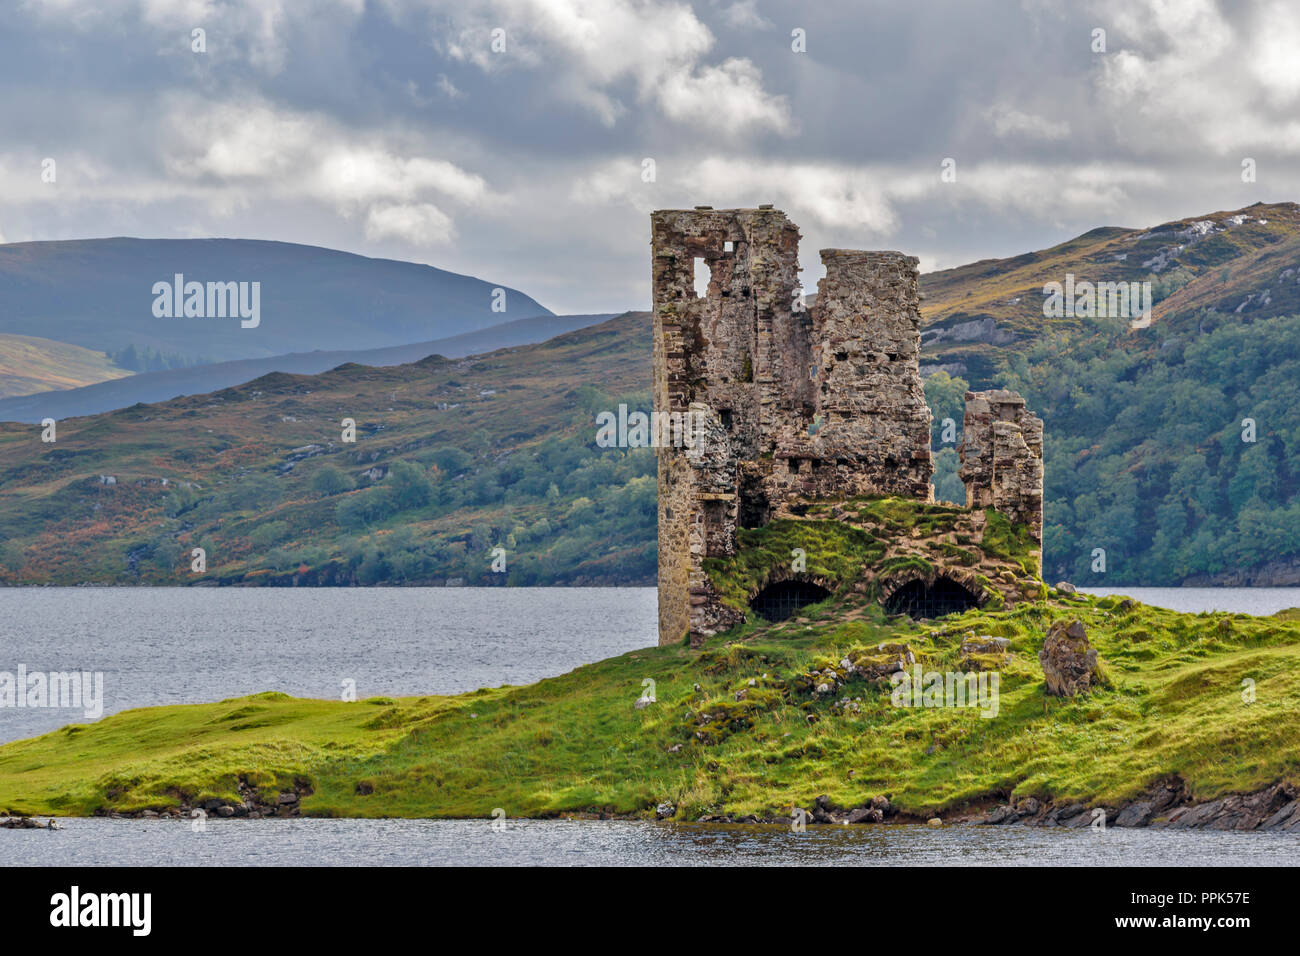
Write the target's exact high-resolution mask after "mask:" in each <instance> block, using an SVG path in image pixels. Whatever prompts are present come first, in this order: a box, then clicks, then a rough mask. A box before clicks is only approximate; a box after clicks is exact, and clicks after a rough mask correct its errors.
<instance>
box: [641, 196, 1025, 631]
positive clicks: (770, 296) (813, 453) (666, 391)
mask: <svg viewBox="0 0 1300 956" xmlns="http://www.w3.org/2000/svg"><path fill="white" fill-rule="evenodd" d="M651 226H652V236H653V238H652V242H653V258H654V265H653V270H654V379H655V383H654V387H655V410H656V411H657V412H660V413H677V414H686V413H692V414H693V416H694V417H695V419H696V420H698V421H702V422H703V440H702V441H698V442H695V443H693V444H694V447H681V446H668V447H660V448H659V451H658V454H659V641H660V643H661V644H668V643H677V642H679V641H681V640H682V639H683V638H684V637H685V636H686V635H687V634H689V635H690V637H691V641H692V643H693V644H697V643H698V642H699V641H700V640H702V639H703V638H704V637H706V636H709V635H711V634H715V633H717V632H719V631H721V630H725V629H726V628H728V627H730V626H732V625H733V624H735V623H737V621H738V620H739V618H740V614H739V612H738V611H737V610H736V609H735V608H732V607H729V606H727V605H724V604H723V603H722V602H721V601H719V600H718V598H717V595H716V593H715V592H714V590H713V587H712V585H711V584H710V582H709V579H708V575H707V573H706V571H705V569H704V566H703V561H704V559H705V558H706V557H712V556H725V555H731V554H734V553H735V551H736V532H737V529H738V528H742V527H757V526H760V525H763V524H766V523H767V522H769V521H770V520H772V519H773V518H778V517H798V516H800V515H802V514H803V513H804V512H805V510H806V508H807V506H808V505H809V503H811V502H816V501H835V500H843V499H846V498H851V497H857V496H879V495H893V496H900V497H906V498H913V499H918V500H922V501H929V500H932V497H933V489H932V486H931V483H930V481H931V475H932V473H933V466H932V464H931V460H930V411H929V408H928V407H927V406H926V403H925V394H924V391H923V389H922V385H921V376H920V372H919V368H918V360H919V357H920V348H921V337H920V322H921V314H920V308H919V295H918V292H917V277H918V272H917V260H916V259H915V258H914V257H912V256H905V255H903V254H901V253H898V252H859V251H851V250H844V249H824V250H822V252H821V259H822V263H823V264H824V265H825V267H826V277H825V278H824V279H822V280H821V281H820V282H819V284H818V289H817V295H816V297H815V302H813V303H812V304H811V305H810V306H805V305H804V304H803V300H802V299H801V297H800V295H799V291H800V282H799V278H798V272H799V266H798V248H799V230H798V228H797V227H796V226H795V225H794V224H793V223H792V222H790V221H789V220H788V219H787V218H786V217H785V215H784V214H783V213H781V212H780V211H778V210H775V209H773V208H771V207H770V206H760V207H759V208H758V209H727V210H714V209H709V208H707V207H700V208H697V209H695V210H661V211H658V212H655V213H654V214H653V215H652V217H651ZM697 260H700V263H699V266H700V267H701V268H707V269H708V271H709V282H708V292H707V294H706V295H703V296H697V295H696V292H695V273H696V268H697ZM966 399H967V405H966V421H965V425H966V434H965V445H964V447H963V449H962V452H963V455H962V458H963V468H962V472H961V475H962V479H963V481H964V482H965V483H966V487H967V496H968V501H967V504H968V507H970V508H972V509H983V508H985V507H992V508H995V509H997V510H999V511H1002V512H1004V513H1005V514H1007V516H1008V517H1010V518H1012V519H1013V520H1014V521H1017V522H1023V523H1026V524H1028V525H1030V527H1032V528H1033V529H1034V534H1035V536H1036V537H1037V536H1038V535H1039V534H1040V533H1041V531H1040V529H1041V527H1042V422H1041V421H1039V420H1038V419H1037V418H1035V417H1034V416H1033V415H1032V414H1030V413H1029V412H1028V411H1026V410H1025V408H1024V402H1023V400H1021V399H1020V398H1019V397H1018V396H1016V395H1015V394H1014V393H1011V392H985V393H968V394H967V396H966ZM982 514H983V512H982V511H981V512H980V516H981V517H982Z"/></svg>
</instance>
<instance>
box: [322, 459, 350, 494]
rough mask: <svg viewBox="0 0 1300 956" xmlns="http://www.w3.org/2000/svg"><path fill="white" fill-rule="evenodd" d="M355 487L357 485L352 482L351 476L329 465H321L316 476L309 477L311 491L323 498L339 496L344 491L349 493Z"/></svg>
mask: <svg viewBox="0 0 1300 956" xmlns="http://www.w3.org/2000/svg"><path fill="white" fill-rule="evenodd" d="M356 486H357V483H356V482H355V481H353V480H352V476H351V475H349V474H347V473H346V472H345V471H343V469H341V468H338V467H336V466H335V465H331V464H325V465H322V466H321V467H320V468H319V469H317V471H316V474H314V475H312V476H311V487H312V490H313V491H316V492H319V493H320V494H321V495H323V496H325V497H329V496H330V495H340V494H342V493H343V492H345V491H351V490H352V489H353V488H355V487H356Z"/></svg>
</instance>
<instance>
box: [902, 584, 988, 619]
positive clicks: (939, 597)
mask: <svg viewBox="0 0 1300 956" xmlns="http://www.w3.org/2000/svg"><path fill="white" fill-rule="evenodd" d="M884 605H885V610H886V611H888V612H889V613H890V614H906V615H907V616H908V617H911V618H923V617H943V616H944V615H945V614H959V613H961V612H962V611H965V610H967V609H968V608H972V607H978V606H979V599H978V598H977V597H976V596H975V595H974V594H973V593H971V591H970V590H969V589H968V588H965V587H963V586H962V585H960V584H958V583H957V582H956V581H954V580H952V578H946V577H938V578H936V579H935V581H934V583H933V584H927V583H926V582H925V581H922V580H919V579H917V580H913V581H908V582H907V583H906V584H904V585H903V586H902V587H900V588H898V590H896V591H895V592H894V593H893V594H891V595H890V596H889V597H888V598H886V599H885V602H884Z"/></svg>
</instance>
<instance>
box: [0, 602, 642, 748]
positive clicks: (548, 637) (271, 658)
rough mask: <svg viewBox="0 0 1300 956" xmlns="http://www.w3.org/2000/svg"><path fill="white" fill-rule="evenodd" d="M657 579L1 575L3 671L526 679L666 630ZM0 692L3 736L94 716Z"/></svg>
mask: <svg viewBox="0 0 1300 956" xmlns="http://www.w3.org/2000/svg"><path fill="white" fill-rule="evenodd" d="M655 608H656V599H655V591H654V589H653V588H314V589H306V588H0V671H8V672H9V673H16V672H17V669H18V665H19V664H25V665H26V666H27V669H28V672H29V673H30V672H35V671H46V672H48V671H74V670H75V671H87V672H94V671H102V672H103V674H104V698H105V706H104V712H105V713H106V714H108V713H114V712H116V711H119V710H126V709H128V708H131V707H146V706H150V705H154V704H193V703H201V702H204V701H213V700H223V699H225V698H227V697H239V696H242V695H244V694H255V693H258V692H259V691H265V690H279V691H284V692H285V693H287V694H292V695H294V696H295V697H321V698H334V699H338V698H339V696H340V693H341V686H340V685H341V682H342V681H344V680H348V679H350V680H354V681H356V690H357V696H358V697H359V698H364V697H374V696H376V695H381V694H382V695H390V696H415V695H422V694H456V693H460V692H462V691H468V690H477V689H478V688H480V687H496V686H498V685H501V684H529V683H532V682H533V681H536V680H540V679H541V678H543V677H552V676H554V675H556V674H563V673H565V672H567V671H570V670H573V668H575V667H578V666H579V665H582V664H588V663H591V662H592V661H599V660H603V659H604V658H606V657H613V656H614V655H616V654H622V653H624V652H626V651H630V650H634V649H636V648H638V647H649V646H652V645H654V644H655V643H657V641H658V634H657V633H656V628H657V620H656V610H655ZM85 719H86V718H85V717H84V716H83V714H82V713H81V712H80V711H71V710H60V709H53V710H48V709H47V710H34V709H27V708H0V741H5V740H17V739H20V738H23V737H31V736H34V735H36V734H41V733H45V732H46V731H50V730H55V729H57V728H59V727H62V726H64V725H65V724H70V723H80V722H84V721H85Z"/></svg>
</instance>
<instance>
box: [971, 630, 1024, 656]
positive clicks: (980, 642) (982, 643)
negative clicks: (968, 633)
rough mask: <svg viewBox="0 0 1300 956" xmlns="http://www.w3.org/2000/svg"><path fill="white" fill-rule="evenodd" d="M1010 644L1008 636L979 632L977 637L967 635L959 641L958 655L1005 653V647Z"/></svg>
mask: <svg viewBox="0 0 1300 956" xmlns="http://www.w3.org/2000/svg"><path fill="white" fill-rule="evenodd" d="M1010 646H1011V639H1010V638H1008V637H993V636H992V635H989V634H981V635H980V636H979V637H968V638H965V639H964V640H963V641H962V642H961V649H960V650H959V651H958V655H959V656H961V657H970V656H971V655H974V654H993V655H1005V654H1006V653H1007V648H1008V647H1010Z"/></svg>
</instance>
